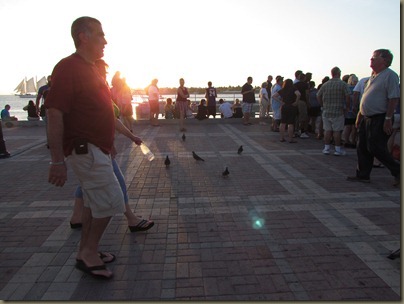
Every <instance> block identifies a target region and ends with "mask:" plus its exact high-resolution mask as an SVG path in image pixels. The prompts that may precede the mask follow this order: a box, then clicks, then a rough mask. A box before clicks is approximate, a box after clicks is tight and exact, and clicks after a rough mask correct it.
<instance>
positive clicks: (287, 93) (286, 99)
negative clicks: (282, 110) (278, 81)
mask: <svg viewBox="0 0 404 304" xmlns="http://www.w3.org/2000/svg"><path fill="white" fill-rule="evenodd" d="M295 91H297V90H296V89H295V88H293V87H292V88H291V89H284V88H282V89H280V90H279V91H278V94H279V95H280V96H281V97H282V101H283V103H285V104H286V105H289V106H290V105H292V103H294V102H295V101H296V94H295Z"/></svg>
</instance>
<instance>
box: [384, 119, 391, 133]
mask: <svg viewBox="0 0 404 304" xmlns="http://www.w3.org/2000/svg"><path fill="white" fill-rule="evenodd" d="M383 131H384V133H386V134H387V135H391V134H392V133H393V123H392V121H391V119H385V120H384V124H383Z"/></svg>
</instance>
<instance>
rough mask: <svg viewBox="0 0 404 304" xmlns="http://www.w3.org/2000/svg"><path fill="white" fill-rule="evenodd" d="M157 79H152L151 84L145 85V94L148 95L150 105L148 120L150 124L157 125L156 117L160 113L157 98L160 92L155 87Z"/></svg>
mask: <svg viewBox="0 0 404 304" xmlns="http://www.w3.org/2000/svg"><path fill="white" fill-rule="evenodd" d="M157 83H158V79H153V80H152V81H151V84H150V85H149V86H148V87H147V94H148V95H149V105H150V122H151V125H152V126H156V127H158V126H159V123H158V117H159V113H160V106H159V99H160V92H159V88H158V87H157Z"/></svg>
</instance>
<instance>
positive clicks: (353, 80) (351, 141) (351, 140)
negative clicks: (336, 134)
mask: <svg viewBox="0 0 404 304" xmlns="http://www.w3.org/2000/svg"><path fill="white" fill-rule="evenodd" d="M357 83H358V77H356V75H355V74H351V75H350V76H349V78H348V87H349V90H350V91H351V108H349V109H347V110H346V112H345V125H344V131H343V132H342V142H343V143H344V146H345V147H346V148H356V128H355V120H356V116H357V114H358V111H357V108H356V107H355V106H354V101H353V89H354V88H355V86H356V84H357Z"/></svg>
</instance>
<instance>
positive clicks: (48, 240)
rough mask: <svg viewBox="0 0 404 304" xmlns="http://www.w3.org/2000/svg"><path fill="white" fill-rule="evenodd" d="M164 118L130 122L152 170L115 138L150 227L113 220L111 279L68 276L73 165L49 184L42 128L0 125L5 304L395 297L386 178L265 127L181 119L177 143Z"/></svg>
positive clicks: (396, 266) (393, 209) (395, 233)
mask: <svg viewBox="0 0 404 304" xmlns="http://www.w3.org/2000/svg"><path fill="white" fill-rule="evenodd" d="M161 123H162V126H161V127H151V126H149V125H148V124H147V123H145V122H139V123H137V125H136V127H135V130H136V132H137V133H138V134H139V135H140V137H141V138H142V139H143V140H144V141H145V142H146V144H148V145H149V147H150V148H151V150H152V151H153V152H154V153H155V155H156V159H155V160H154V161H153V162H148V161H147V159H146V158H145V157H143V155H142V154H141V151H140V149H139V148H137V147H135V145H134V144H132V143H131V142H130V141H129V140H127V139H125V138H123V137H122V136H118V138H117V147H118V151H120V153H119V155H118V157H117V160H118V162H119V164H120V165H121V168H122V171H123V173H124V175H125V178H126V183H127V186H128V192H129V198H130V204H131V206H132V207H133V208H134V209H135V210H136V212H137V213H138V214H141V215H143V216H144V217H148V216H151V218H152V219H153V220H154V221H155V223H156V224H155V226H154V227H153V228H152V229H151V230H149V231H148V232H145V233H132V234H131V233H130V232H129V231H128V228H127V223H126V220H125V218H124V217H123V216H122V215H116V216H115V217H114V218H113V219H112V221H111V223H110V225H109V227H108V229H107V231H106V233H105V235H104V238H103V240H102V246H101V247H102V250H110V251H111V252H113V253H115V254H116V255H117V260H116V261H115V262H114V263H112V264H111V265H110V268H111V270H112V271H113V272H114V274H115V277H114V279H113V280H111V281H108V282H103V281H98V280H95V279H93V278H91V277H89V276H87V275H85V274H83V273H81V272H80V271H78V270H76V269H75V268H74V263H75V253H76V251H77V247H78V242H79V237H80V232H78V231H73V230H71V229H70V227H69V216H70V212H71V208H72V202H73V192H74V188H75V186H76V179H75V177H74V175H73V174H72V172H71V171H70V170H69V180H68V183H67V184H66V185H65V186H64V187H63V188H61V189H60V188H56V187H54V186H52V185H50V184H48V183H47V169H48V161H49V152H48V150H47V149H46V147H45V143H46V138H45V135H44V128H43V126H37V127H18V128H10V129H7V128H4V129H3V133H4V138H5V140H6V146H7V149H8V151H9V152H10V153H11V154H12V157H11V158H8V159H3V160H0V165H1V170H0V177H1V178H0V218H1V223H0V239H1V242H0V272H1V279H0V299H3V300H80V301H83V300H93V301H98V300H110V301H113V300H114V301H117V300H289V301H292V300H324V301H325V300H380V301H389V300H400V299H401V289H400V287H401V281H400V278H401V269H400V268H401V265H400V259H395V260H390V259H387V258H386V256H387V255H388V254H389V253H390V252H391V251H392V250H395V249H397V248H398V247H399V246H400V239H401V234H400V224H401V215H400V194H401V192H400V189H397V188H394V187H392V186H391V182H392V180H393V178H392V177H391V176H390V174H389V172H388V170H387V169H375V170H374V171H373V172H372V183H370V184H357V183H350V182H347V181H345V177H346V176H347V175H351V174H353V173H354V169H355V164H356V154H355V151H354V150H352V149H349V150H348V153H349V155H348V156H345V157H335V156H333V155H329V156H325V155H322V153H321V150H322V147H323V145H322V142H320V141H318V140H316V139H314V138H310V139H306V140H303V139H298V143H297V144H294V145H292V144H289V143H287V142H286V143H280V142H279V141H278V134H277V133H273V132H271V131H269V126H259V125H257V124H255V125H253V126H249V127H246V126H243V125H241V123H239V121H238V120H230V121H229V120H228V121H222V120H218V119H216V120H215V121H213V120H210V121H201V122H200V121H192V122H188V126H187V128H188V131H187V134H186V135H187V139H186V141H185V142H183V141H182V140H181V138H180V137H181V135H182V134H181V133H179V132H178V125H176V124H174V122H173V121H162V122H161ZM240 145H243V147H244V152H243V153H242V155H238V154H237V149H238V147H239V146H240ZM191 151H195V152H197V154H198V155H200V156H201V157H203V158H204V159H205V162H202V163H200V162H196V161H195V160H194V159H193V158H192V155H191ZM166 155H169V157H170V159H171V166H170V167H169V168H168V169H166V168H165V166H164V158H165V156H166ZM225 166H228V168H229V171H230V176H229V177H228V178H223V177H222V176H221V172H222V171H223V170H224V168H225Z"/></svg>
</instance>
